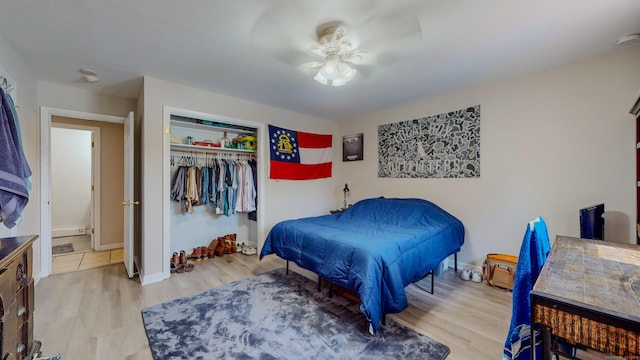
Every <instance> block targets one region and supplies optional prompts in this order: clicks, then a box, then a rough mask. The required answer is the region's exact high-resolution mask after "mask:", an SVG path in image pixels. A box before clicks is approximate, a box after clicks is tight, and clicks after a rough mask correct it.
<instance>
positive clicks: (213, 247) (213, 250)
mask: <svg viewBox="0 0 640 360" xmlns="http://www.w3.org/2000/svg"><path fill="white" fill-rule="evenodd" d="M218 241H219V240H218V239H213V240H211V242H210V243H209V247H208V248H207V254H208V255H209V258H210V259H211V258H214V257H216V248H217V247H218Z"/></svg>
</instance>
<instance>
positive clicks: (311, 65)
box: [296, 61, 324, 73]
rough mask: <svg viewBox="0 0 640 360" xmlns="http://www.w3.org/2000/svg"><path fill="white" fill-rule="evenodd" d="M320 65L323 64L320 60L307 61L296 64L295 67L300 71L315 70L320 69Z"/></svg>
mask: <svg viewBox="0 0 640 360" xmlns="http://www.w3.org/2000/svg"><path fill="white" fill-rule="evenodd" d="M322 65H324V63H323V62H320V61H307V62H306V63H303V64H300V65H298V66H296V69H298V70H300V71H302V72H305V73H307V72H315V71H318V70H320V68H321V67H322Z"/></svg>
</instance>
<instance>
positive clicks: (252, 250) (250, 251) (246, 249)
mask: <svg viewBox="0 0 640 360" xmlns="http://www.w3.org/2000/svg"><path fill="white" fill-rule="evenodd" d="M242 253H243V254H245V255H255V254H257V253H258V249H256V247H255V246H253V245H244V246H243V247H242Z"/></svg>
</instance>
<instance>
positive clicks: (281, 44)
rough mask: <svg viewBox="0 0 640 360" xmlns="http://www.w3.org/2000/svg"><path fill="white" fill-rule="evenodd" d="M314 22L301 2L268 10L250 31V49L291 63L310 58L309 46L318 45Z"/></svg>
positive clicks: (301, 61) (298, 62) (299, 62)
mask: <svg viewBox="0 0 640 360" xmlns="http://www.w3.org/2000/svg"><path fill="white" fill-rule="evenodd" d="M313 21H314V20H313V18H312V16H310V15H309V9H306V8H305V7H304V6H303V2H293V3H291V4H290V5H289V6H287V7H286V8H283V7H282V6H276V7H273V8H270V9H267V10H266V11H265V12H264V13H262V14H261V15H260V16H259V17H258V18H257V19H256V21H255V23H254V24H253V27H252V28H251V30H250V32H249V40H250V45H251V48H252V49H253V50H254V51H256V52H259V53H264V54H267V55H269V56H271V57H274V58H276V59H278V60H280V61H282V62H284V63H287V64H291V65H299V64H301V63H303V62H306V61H309V60H311V59H312V56H311V55H310V54H309V52H308V49H309V48H310V47H312V46H313V45H317V36H316V34H315V30H314V29H313V27H311V26H309V24H310V23H313Z"/></svg>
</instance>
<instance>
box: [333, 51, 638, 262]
mask: <svg viewBox="0 0 640 360" xmlns="http://www.w3.org/2000/svg"><path fill="white" fill-rule="evenodd" d="M425 86H429V85H428V84H425ZM393 91H401V90H400V89H393ZM638 95H640V48H638V47H636V48H632V49H628V50H625V51H621V52H618V53H615V54H612V55H609V56H605V57H599V58H595V59H591V60H588V61H584V62H579V63H575V64H570V65H566V66H562V67H559V68H555V69H551V70H548V71H544V72H540V73H537V74H533V75H529V76H525V77H520V78H516V79H511V80H508V81H503V82H499V83H495V84H491V85H486V86H481V87H477V88H472V89H467V90H464V91H460V92H457V93H452V94H449V95H446V96H441V97H436V98H431V99H425V100H423V101H419V102H416V103H412V104H408V105H405V106H401V107H397V108H393V109H388V110H386V111H382V112H378V113H375V114H370V115H367V116H363V117H359V118H356V119H352V121H348V122H344V123H342V124H341V129H340V132H341V135H350V134H355V133H360V132H363V133H364V146H365V149H364V158H365V159H364V161H355V162H349V163H342V162H340V163H339V164H340V165H339V167H338V168H339V172H340V176H339V179H340V181H338V184H342V183H344V182H348V183H349V185H350V187H351V198H350V202H355V201H356V200H358V199H363V198H367V197H373V196H380V195H383V196H387V197H393V196H397V197H420V198H425V199H429V200H431V201H434V202H435V203H437V204H439V205H440V206H442V207H443V208H444V209H446V210H447V211H449V212H451V213H452V214H453V215H455V216H457V217H458V218H459V219H460V220H462V222H463V223H464V224H465V229H466V240H465V244H464V246H463V247H462V251H461V253H460V256H459V260H460V261H461V262H463V263H469V264H475V265H480V264H481V262H482V260H483V259H484V257H485V255H486V254H487V253H491V252H505V253H510V254H518V252H519V249H520V243H521V241H522V237H523V235H524V231H525V226H526V224H527V222H528V221H530V220H532V219H534V218H535V217H536V216H542V217H543V218H544V219H545V220H546V222H547V225H548V228H549V235H550V237H551V238H552V240H553V239H554V238H555V236H556V235H568V236H579V234H580V231H579V224H578V209H579V208H581V207H584V206H586V205H591V204H595V203H600V202H604V203H605V206H606V210H607V212H609V213H608V214H607V216H610V215H611V216H612V218H611V219H608V225H609V226H607V231H608V232H607V235H606V236H609V235H610V236H609V238H608V240H613V241H617V242H635V238H634V234H635V217H636V214H635V121H634V119H633V116H632V115H630V114H629V113H628V112H629V109H630V108H631V106H632V105H633V103H634V101H635V100H636V99H637V97H638ZM476 104H480V105H481V125H480V126H481V129H480V154H481V161H480V169H481V176H480V178H475V179H391V178H378V176H377V165H378V156H377V128H378V125H380V124H386V123H392V122H398V121H404V120H409V119H414V118H419V117H424V116H428V115H436V114H440V113H443V112H447V111H451V110H457V109H461V108H464V107H467V106H473V105H476ZM612 225H613V227H612Z"/></svg>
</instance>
